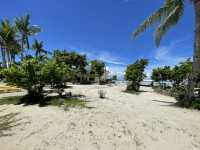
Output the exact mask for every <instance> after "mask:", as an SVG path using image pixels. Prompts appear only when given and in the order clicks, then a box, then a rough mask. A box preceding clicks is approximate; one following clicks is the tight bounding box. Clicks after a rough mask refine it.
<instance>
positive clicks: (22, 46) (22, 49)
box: [21, 38, 24, 61]
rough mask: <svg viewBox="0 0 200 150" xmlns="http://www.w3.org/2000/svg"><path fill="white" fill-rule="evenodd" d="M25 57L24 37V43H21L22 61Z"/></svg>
mask: <svg viewBox="0 0 200 150" xmlns="http://www.w3.org/2000/svg"><path fill="white" fill-rule="evenodd" d="M23 59H24V40H23V38H22V43H21V61H22V60H23Z"/></svg>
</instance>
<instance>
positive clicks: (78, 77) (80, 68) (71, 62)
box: [53, 50, 87, 82]
mask: <svg viewBox="0 0 200 150" xmlns="http://www.w3.org/2000/svg"><path fill="white" fill-rule="evenodd" d="M53 58H54V59H55V60H56V63H65V64H66V65H68V66H69V68H70V69H71V75H70V77H71V79H69V80H71V81H74V82H75V81H77V82H82V80H83V79H84V76H87V71H86V69H85V68H86V66H87V58H86V55H80V54H78V53H76V52H68V51H66V50H63V51H60V50H55V51H54V54H53Z"/></svg>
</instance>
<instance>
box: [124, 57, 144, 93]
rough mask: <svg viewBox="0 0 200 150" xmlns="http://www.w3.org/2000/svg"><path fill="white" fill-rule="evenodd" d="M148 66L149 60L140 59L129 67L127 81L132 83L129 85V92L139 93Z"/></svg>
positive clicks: (126, 72)
mask: <svg viewBox="0 0 200 150" xmlns="http://www.w3.org/2000/svg"><path fill="white" fill-rule="evenodd" d="M147 65H148V60H147V59H140V60H137V61H136V62H135V63H134V64H131V65H128V67H127V69H126V71H125V79H126V80H127V81H130V82H131V83H130V85H128V87H127V90H134V91H139V86H140V82H141V81H142V80H143V79H144V78H145V77H146V76H145V74H144V69H145V67H146V66H147Z"/></svg>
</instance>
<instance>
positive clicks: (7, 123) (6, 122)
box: [0, 110, 29, 138]
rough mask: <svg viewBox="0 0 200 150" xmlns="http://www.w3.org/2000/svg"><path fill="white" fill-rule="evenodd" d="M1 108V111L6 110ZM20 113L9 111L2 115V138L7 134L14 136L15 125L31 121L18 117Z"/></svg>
mask: <svg viewBox="0 0 200 150" xmlns="http://www.w3.org/2000/svg"><path fill="white" fill-rule="evenodd" d="M4 111H5V110H1V111H0V112H4ZM18 115H19V113H7V114H3V115H0V138H1V137H5V136H12V135H14V134H15V133H13V132H12V129H13V128H14V127H17V126H20V125H22V124H26V123H29V122H22V120H23V119H24V118H17V116H18Z"/></svg>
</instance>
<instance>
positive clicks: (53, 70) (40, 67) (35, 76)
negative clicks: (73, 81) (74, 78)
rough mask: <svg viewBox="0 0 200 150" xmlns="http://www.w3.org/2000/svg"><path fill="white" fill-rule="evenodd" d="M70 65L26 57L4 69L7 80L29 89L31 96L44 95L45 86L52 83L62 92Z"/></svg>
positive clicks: (40, 96) (39, 96)
mask: <svg viewBox="0 0 200 150" xmlns="http://www.w3.org/2000/svg"><path fill="white" fill-rule="evenodd" d="M69 72H70V70H69V67H68V66H67V65H65V64H64V63H59V64H57V63H56V62H55V61H54V60H46V59H41V58H30V59H25V60H24V61H22V62H21V64H20V65H14V66H12V67H11V68H8V69H5V70H3V74H4V76H5V77H6V81H7V82H8V83H9V84H12V85H16V86H18V87H21V88H23V89H26V90H28V94H29V96H30V98H31V97H34V98H33V99H35V97H38V99H39V98H41V99H42V97H43V87H44V86H45V85H49V84H50V85H51V86H52V87H53V88H57V89H58V93H59V94H60V95H61V94H62V88H63V87H64V85H65V81H66V80H67V76H68V73H69Z"/></svg>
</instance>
